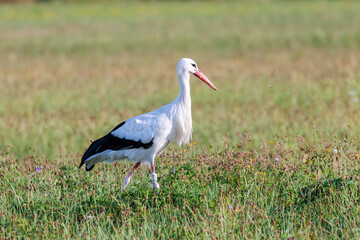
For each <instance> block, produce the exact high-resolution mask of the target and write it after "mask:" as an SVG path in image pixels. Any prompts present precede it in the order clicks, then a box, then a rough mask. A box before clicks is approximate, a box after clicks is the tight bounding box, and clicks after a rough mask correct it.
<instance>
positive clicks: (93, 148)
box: [79, 136, 106, 171]
mask: <svg viewBox="0 0 360 240" xmlns="http://www.w3.org/2000/svg"><path fill="white" fill-rule="evenodd" d="M105 137H106V136H104V137H102V138H99V139H98V140H96V141H94V142H92V143H91V144H90V146H89V148H88V149H87V150H86V151H85V153H84V155H83V156H82V158H81V163H80V166H79V168H81V167H82V165H84V164H85V161H86V160H87V159H88V158H89V157H91V156H92V155H95V154H96V153H99V152H100V151H99V149H100V148H101V146H102V145H103V142H104V138H105ZM94 166H95V165H93V166H91V167H90V168H85V169H86V171H91V169H93V168H94Z"/></svg>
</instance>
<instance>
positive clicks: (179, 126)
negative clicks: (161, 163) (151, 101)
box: [173, 71, 192, 145]
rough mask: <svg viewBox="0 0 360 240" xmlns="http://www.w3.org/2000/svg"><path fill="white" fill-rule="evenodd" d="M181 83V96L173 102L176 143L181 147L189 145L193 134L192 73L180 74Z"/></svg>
mask: <svg viewBox="0 0 360 240" xmlns="http://www.w3.org/2000/svg"><path fill="white" fill-rule="evenodd" d="M178 77H179V83H180V93H179V96H178V97H177V98H176V99H175V101H174V102H173V106H174V107H175V108H173V111H174V118H173V120H174V121H175V122H174V124H175V125H174V126H176V127H175V130H176V131H175V141H177V143H178V144H179V145H181V144H183V143H188V142H189V141H190V138H191V133H192V119H191V97H190V73H189V72H185V71H184V72H180V73H178Z"/></svg>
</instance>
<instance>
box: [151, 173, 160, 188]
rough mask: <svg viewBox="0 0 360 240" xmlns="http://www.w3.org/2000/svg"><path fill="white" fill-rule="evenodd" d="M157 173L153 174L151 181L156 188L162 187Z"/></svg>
mask: <svg viewBox="0 0 360 240" xmlns="http://www.w3.org/2000/svg"><path fill="white" fill-rule="evenodd" d="M156 180H157V175H156V173H152V174H151V181H152V184H153V186H154V188H155V189H160V187H159V184H158V183H157V181H156Z"/></svg>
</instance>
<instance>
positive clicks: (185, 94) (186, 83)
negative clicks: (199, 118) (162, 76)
mask: <svg viewBox="0 0 360 240" xmlns="http://www.w3.org/2000/svg"><path fill="white" fill-rule="evenodd" d="M178 78H179V84H180V93H179V96H178V97H177V98H176V100H175V101H176V102H178V103H180V104H182V105H184V106H187V107H189V108H190V109H191V97H190V73H189V72H181V73H180V74H178ZM190 111H191V110H190Z"/></svg>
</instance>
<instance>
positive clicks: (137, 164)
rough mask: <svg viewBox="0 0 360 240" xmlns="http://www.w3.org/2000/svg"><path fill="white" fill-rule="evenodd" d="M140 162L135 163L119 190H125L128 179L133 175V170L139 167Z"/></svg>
mask: <svg viewBox="0 0 360 240" xmlns="http://www.w3.org/2000/svg"><path fill="white" fill-rule="evenodd" d="M140 164H141V162H137V163H135V165H134V167H133V168H132V169H131V171H130V172H129V174H128V175H126V177H125V180H124V184H123V186H122V188H121V190H125V188H126V186H127V185H128V184H129V182H130V179H131V177H132V175H133V174H134V172H135V170H136V169H137V168H138V167H139V166H140Z"/></svg>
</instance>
